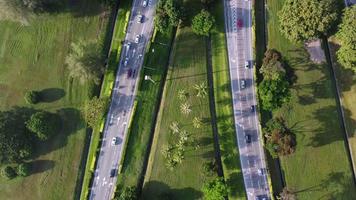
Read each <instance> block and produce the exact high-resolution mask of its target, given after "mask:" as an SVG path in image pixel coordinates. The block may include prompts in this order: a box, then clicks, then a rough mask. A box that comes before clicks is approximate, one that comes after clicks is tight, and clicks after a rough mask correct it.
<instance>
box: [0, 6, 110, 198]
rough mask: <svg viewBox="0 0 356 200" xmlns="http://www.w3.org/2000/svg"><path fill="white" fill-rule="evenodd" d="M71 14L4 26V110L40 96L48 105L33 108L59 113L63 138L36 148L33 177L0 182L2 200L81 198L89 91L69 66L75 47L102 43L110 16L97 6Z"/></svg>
mask: <svg viewBox="0 0 356 200" xmlns="http://www.w3.org/2000/svg"><path fill="white" fill-rule="evenodd" d="M68 8H70V10H71V12H63V13H60V12H59V13H57V14H43V15H40V16H36V17H35V18H34V19H33V20H31V21H30V23H29V24H28V25H25V26H23V25H21V24H18V23H14V22H9V21H1V22H0V44H1V46H0V109H1V110H8V109H10V108H11V107H12V106H27V105H26V104H25V102H24V99H23V95H24V93H25V92H26V91H28V90H39V91H42V92H41V96H42V97H43V99H44V101H45V102H44V103H40V104H37V105H36V106H34V107H33V108H35V109H43V110H47V111H51V112H58V113H59V114H60V116H61V118H62V121H63V127H62V131H61V132H60V133H58V134H57V135H55V136H54V137H53V138H51V139H50V140H49V141H47V142H45V143H44V144H40V145H39V144H38V145H37V150H36V151H35V152H34V154H35V155H36V158H35V159H34V160H33V161H32V163H33V169H32V172H31V175H30V176H28V177H26V178H15V179H13V180H10V181H7V180H5V179H3V178H0V199H11V200H20V199H23V200H31V199H36V200H40V199H44V200H49V199H74V198H75V197H77V195H78V193H79V190H80V186H79V188H78V187H76V186H78V185H77V183H78V182H80V178H79V177H80V176H81V175H80V174H81V172H82V171H81V167H82V164H83V163H81V160H82V158H83V156H86V155H83V154H82V153H83V147H84V144H85V142H86V139H87V138H86V125H85V123H84V121H83V119H82V118H81V116H80V108H81V107H82V105H83V104H84V103H85V101H86V100H87V99H88V96H89V95H88V94H89V93H88V91H89V88H90V87H89V85H87V84H84V85H81V84H79V82H78V81H77V80H70V79H69V78H68V74H67V71H66V70H65V64H64V60H65V56H66V55H67V54H68V52H69V51H70V44H71V43H72V42H76V41H78V40H79V39H83V40H86V41H88V40H99V41H102V38H103V36H104V35H103V34H104V33H105V30H106V27H107V22H108V16H107V15H102V10H100V9H99V5H98V3H93V2H92V1H87V0H81V1H77V3H76V4H74V5H68ZM19 125H20V124H19ZM78 189H79V190H78Z"/></svg>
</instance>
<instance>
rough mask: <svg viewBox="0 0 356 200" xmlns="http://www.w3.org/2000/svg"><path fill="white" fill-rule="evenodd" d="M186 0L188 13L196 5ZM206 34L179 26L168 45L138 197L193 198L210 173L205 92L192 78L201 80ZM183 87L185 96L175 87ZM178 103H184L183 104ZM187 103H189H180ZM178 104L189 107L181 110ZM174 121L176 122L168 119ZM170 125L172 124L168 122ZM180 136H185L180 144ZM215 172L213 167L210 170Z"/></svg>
mask: <svg viewBox="0 0 356 200" xmlns="http://www.w3.org/2000/svg"><path fill="white" fill-rule="evenodd" d="M184 3H185V5H187V6H188V5H189V7H190V8H191V9H190V12H189V13H187V14H188V16H189V19H191V18H192V16H194V15H195V14H196V13H197V12H199V11H200V10H201V4H200V2H199V1H194V0H189V1H186V2H184ZM206 47H207V46H206V43H205V38H203V37H198V36H196V35H195V34H194V33H193V31H192V29H191V28H190V27H187V26H185V27H179V28H178V31H177V35H176V39H175V43H174V46H173V50H172V55H171V62H170V68H169V71H168V74H167V80H166V83H165V88H164V94H163V99H162V101H161V106H160V111H159V114H158V120H157V123H156V128H155V134H154V139H153V144H152V149H151V153H150V159H149V162H148V170H147V173H146V177H145V184H144V188H143V195H142V197H143V199H161V198H162V196H164V198H166V197H167V196H169V197H172V198H175V199H196V198H199V197H201V196H202V192H201V188H202V186H203V184H204V183H205V182H207V181H209V180H210V179H212V177H208V176H204V174H205V172H204V163H205V162H206V161H210V160H212V159H214V148H213V138H212V136H213V134H212V130H211V124H210V123H211V119H210V114H209V103H208V99H207V98H201V97H197V96H196V90H195V89H194V87H193V86H194V85H195V84H201V83H202V82H205V83H206V79H207V74H206V73H207V71H206V70H207V63H206V60H207V59H206V56H207V55H206ZM182 90H184V91H185V92H184V93H185V95H183V96H185V97H184V98H179V96H182V95H178V93H181V92H180V91H182ZM183 104H185V105H187V106H182V105H183ZM181 107H186V108H189V109H181ZM181 110H190V111H189V112H185V111H184V113H186V114H183V113H181ZM194 117H202V118H203V121H204V124H203V125H202V126H201V127H200V128H198V129H197V128H194V126H193V123H192V121H193V119H194ZM175 122H177V123H178V124H177V127H178V130H179V131H177V130H176V125H172V124H174V123H175ZM171 127H172V128H171ZM186 138H187V139H186ZM179 141H185V142H183V143H184V144H183V145H182V146H183V148H182V150H180V149H179V148H180V147H179V146H180V144H179ZM169 146H173V148H174V151H176V152H175V153H177V154H176V155H177V156H176V159H174V161H175V162H177V164H176V165H174V170H171V169H170V167H167V166H166V163H167V159H166V158H165V156H164V153H162V152H165V151H164V150H165V149H166V147H169ZM215 174H216V172H215Z"/></svg>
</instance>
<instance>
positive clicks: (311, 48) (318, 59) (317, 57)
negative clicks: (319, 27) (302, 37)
mask: <svg viewBox="0 0 356 200" xmlns="http://www.w3.org/2000/svg"><path fill="white" fill-rule="evenodd" d="M304 45H305V48H306V49H307V51H308V53H309V55H310V60H311V61H313V62H314V63H317V64H320V63H323V62H326V59H325V52H324V50H323V48H322V47H321V41H320V39H317V40H312V41H308V42H306V43H305V44H304Z"/></svg>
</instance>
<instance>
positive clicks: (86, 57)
mask: <svg viewBox="0 0 356 200" xmlns="http://www.w3.org/2000/svg"><path fill="white" fill-rule="evenodd" d="M65 63H66V65H67V68H68V71H69V76H70V77H72V78H78V79H79V81H80V82H81V83H84V82H86V81H93V82H94V83H96V84H99V82H100V78H101V76H102V74H103V73H104V67H103V66H104V58H103V56H102V54H101V53H100V50H99V46H98V45H97V44H95V43H84V42H83V41H79V42H77V43H72V44H71V52H70V54H69V55H68V56H67V57H66V59H65Z"/></svg>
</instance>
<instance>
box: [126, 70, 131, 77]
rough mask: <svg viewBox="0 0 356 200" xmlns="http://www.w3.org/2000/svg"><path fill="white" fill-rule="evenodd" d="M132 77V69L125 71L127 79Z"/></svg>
mask: <svg viewBox="0 0 356 200" xmlns="http://www.w3.org/2000/svg"><path fill="white" fill-rule="evenodd" d="M131 75H132V69H129V70H127V78H130V77H131Z"/></svg>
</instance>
